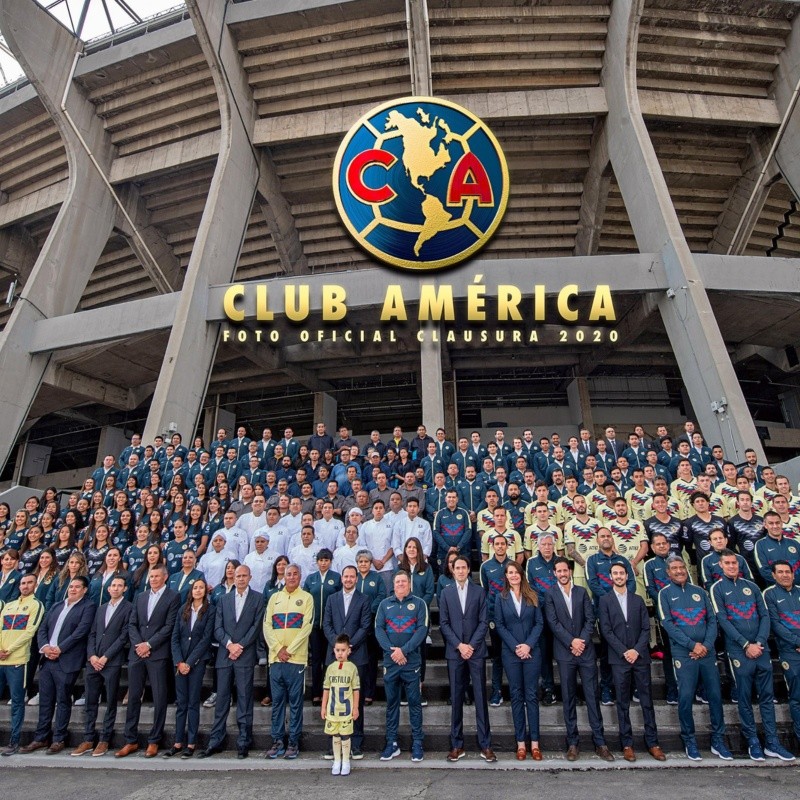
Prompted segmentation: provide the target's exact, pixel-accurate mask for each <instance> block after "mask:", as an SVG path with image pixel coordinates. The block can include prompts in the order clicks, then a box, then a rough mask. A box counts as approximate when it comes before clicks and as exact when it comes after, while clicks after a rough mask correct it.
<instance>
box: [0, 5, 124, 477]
mask: <svg viewBox="0 0 800 800" xmlns="http://www.w3.org/2000/svg"><path fill="white" fill-rule="evenodd" d="M0 30H2V32H3V35H4V36H5V39H6V43H7V44H8V46H9V48H10V49H11V51H12V52H13V54H14V57H15V58H16V59H17V61H18V62H19V64H20V66H21V67H22V69H23V70H24V72H25V74H26V75H27V77H28V79H29V80H30V82H31V84H32V85H33V87H34V89H36V92H37V94H38V95H39V98H40V99H41V101H42V104H43V105H44V107H45V109H46V110H47V112H48V113H49V114H50V115H51V117H52V118H53V121H54V122H55V124H56V126H57V128H58V130H59V133H60V134H61V138H62V140H63V142H64V146H65V148H66V154H67V163H68V165H69V183H68V188H67V194H66V198H65V200H64V202H63V203H62V205H61V208H60V210H59V212H58V215H57V216H56V219H55V222H54V223H53V227H52V228H51V229H50V233H49V235H48V237H47V239H46V241H45V243H44V246H43V247H42V249H41V251H40V252H39V255H38V257H37V258H36V262H35V264H34V266H33V269H32V270H31V273H30V277H29V278H28V280H27V281H26V283H25V286H24V288H23V290H22V293H21V295H20V297H19V299H18V300H17V303H16V307H15V308H14V311H13V312H12V314H11V318H10V319H9V321H8V324H7V325H6V327H5V330H4V331H3V332H2V334H0V375H2V376H4V378H5V379H4V380H2V381H0V428H1V429H2V430H3V437H2V441H0V464H5V463H6V461H7V460H8V456H9V454H10V453H11V450H12V448H13V446H14V442H15V441H16V439H17V436H18V435H19V433H20V431H21V429H22V426H23V424H24V423H25V418H26V417H27V415H28V410H29V409H30V407H31V404H32V403H33V401H34V399H35V398H36V394H37V392H38V391H39V386H40V385H41V382H42V377H43V375H44V372H45V370H46V369H47V365H48V362H49V360H50V355H48V354H41V355H31V354H30V353H29V352H28V347H27V343H28V341H29V339H30V336H31V332H32V329H33V326H34V325H35V323H36V322H38V321H39V320H42V319H46V318H49V317H56V316H60V315H62V314H69V313H72V312H73V311H75V309H76V308H77V306H78V303H79V302H80V299H81V296H82V295H83V291H84V289H85V288H86V284H87V283H88V281H89V278H90V277H91V274H92V271H93V270H94V267H95V265H96V264H97V260H98V258H99V257H100V255H101V253H102V252H103V248H104V247H105V245H106V242H107V241H108V237H109V234H110V232H111V229H112V226H113V223H114V216H115V206H114V201H113V199H112V197H111V195H110V193H109V192H108V191H107V190H106V188H105V185H104V183H103V181H102V180H101V178H100V176H99V175H98V173H97V171H96V170H95V168H94V167H93V166H92V164H91V162H90V159H89V157H88V156H87V154H86V151H85V150H84V148H83V146H82V145H81V143H80V139H79V137H78V135H77V134H76V133H75V131H74V130H73V129H72V127H71V126H70V124H69V122H68V120H67V116H66V115H65V113H64V112H63V111H62V110H61V101H62V97H63V95H64V89H65V87H66V84H67V81H68V80H70V79H71V75H72V65H73V61H74V58H75V54H76V53H77V52H78V51H79V50H80V47H81V44H80V41H79V40H78V39H76V38H75V37H74V36H72V34H70V33H69V31H67V29H66V28H64V27H63V26H62V25H60V24H59V23H58V22H56V21H55V20H54V19H53V17H51V16H50V15H49V14H48V13H47V12H46V11H44V10H43V9H42V8H40V7H39V6H38V5H37V4H36V3H32V2H30V0H0ZM66 109H67V113H68V114H69V117H70V118H71V119H72V120H73V122H74V124H75V126H76V127H77V129H78V130H79V131H80V134H81V136H82V137H83V139H84V140H85V142H86V143H87V145H88V147H89V148H90V149H91V151H92V152H93V154H94V156H95V158H96V159H97V162H98V163H99V164H100V167H101V168H102V169H104V170H108V169H109V168H110V164H111V158H112V151H111V146H110V144H109V141H108V139H107V137H106V136H105V135H104V132H103V128H102V125H101V124H100V122H99V120H98V118H97V116H96V115H95V113H94V108H93V106H92V105H91V104H90V103H89V102H88V101H87V100H86V98H85V97H84V96H83V95H82V94H81V92H80V91H79V89H78V88H77V86H74V85H73V86H72V87H71V89H70V92H69V95H68V97H67V101H66Z"/></svg>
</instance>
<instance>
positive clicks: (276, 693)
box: [269, 661, 419, 745]
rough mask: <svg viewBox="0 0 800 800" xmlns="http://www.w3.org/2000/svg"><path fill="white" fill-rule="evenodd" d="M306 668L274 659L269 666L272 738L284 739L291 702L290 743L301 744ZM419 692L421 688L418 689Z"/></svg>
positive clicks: (275, 739) (276, 740)
mask: <svg viewBox="0 0 800 800" xmlns="http://www.w3.org/2000/svg"><path fill="white" fill-rule="evenodd" d="M305 674H306V668H305V666H304V665H303V664H291V663H285V664H284V663H282V662H281V661H274V662H273V663H272V664H270V667H269V682H270V685H271V687H272V731H271V732H272V739H273V741H275V742H278V741H283V737H284V735H285V733H286V704H287V702H288V704H289V744H294V745H299V744H300V736H301V734H302V733H303V691H304V690H305ZM417 694H419V688H418V689H417Z"/></svg>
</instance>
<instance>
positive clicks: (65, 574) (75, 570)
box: [44, 550, 86, 610]
mask: <svg viewBox="0 0 800 800" xmlns="http://www.w3.org/2000/svg"><path fill="white" fill-rule="evenodd" d="M79 575H86V556H85V555H84V554H83V553H81V552H80V551H79V550H76V551H75V552H74V553H72V555H71V556H70V557H69V558H68V559H67V563H66V564H65V565H64V567H63V569H62V570H61V572H59V573H58V578H57V579H56V580H54V581H53V582H52V583H51V584H50V591H49V592H48V593H47V602H46V603H45V606H44V607H45V610H49V609H51V608H52V607H53V606H54V605H55V604H56V603H60V602H61V601H62V600H63V599H64V598H65V597H66V596H67V589H69V582H70V581H71V580H72V579H73V578H77V577H78V576H79Z"/></svg>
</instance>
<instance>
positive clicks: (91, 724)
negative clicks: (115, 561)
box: [72, 574, 133, 756]
mask: <svg viewBox="0 0 800 800" xmlns="http://www.w3.org/2000/svg"><path fill="white" fill-rule="evenodd" d="M127 589H128V581H127V578H126V577H125V575H124V574H123V575H116V576H115V577H114V578H112V579H111V582H110V583H109V585H108V594H109V597H110V598H111V600H109V602H108V603H103V605H101V606H100V608H98V609H97V613H96V614H95V617H94V623H93V624H92V628H91V630H90V631H89V641H88V644H87V647H86V653H87V662H88V663H87V664H86V724H85V725H84V732H83V742H82V743H81V744H79V745H78V747H77V748H75V750H73V751H72V755H73V756H82V755H83V754H84V753H89V752H91V753H92V755H93V756H102V755H105V754H106V753H107V752H108V744H109V742H110V741H111V735H112V734H113V733H114V722H115V721H116V719H117V692H118V690H119V679H120V674H121V672H122V665H123V664H124V663H125V658H126V656H127V655H128V620H129V619H130V616H131V610H132V609H133V605H132V604H131V603H130V602H128V601H127V600H126V599H125V592H126V591H127ZM103 686H105V689H106V698H107V699H106V715H105V718H104V719H103V731H102V733H101V734H100V739H99V741H98V742H97V747H95V746H94V740H95V735H96V730H95V723H96V722H97V708H98V706H99V704H100V691H101V689H102V688H103Z"/></svg>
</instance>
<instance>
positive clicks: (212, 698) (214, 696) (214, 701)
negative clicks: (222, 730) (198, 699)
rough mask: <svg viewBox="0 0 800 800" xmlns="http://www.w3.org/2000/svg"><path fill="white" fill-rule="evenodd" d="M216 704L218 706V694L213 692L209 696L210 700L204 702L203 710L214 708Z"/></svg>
mask: <svg viewBox="0 0 800 800" xmlns="http://www.w3.org/2000/svg"><path fill="white" fill-rule="evenodd" d="M216 704H217V693H216V692H212V693H211V694H210V695H209V696H208V699H207V700H205V701H204V702H203V708H214V706H215V705H216Z"/></svg>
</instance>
